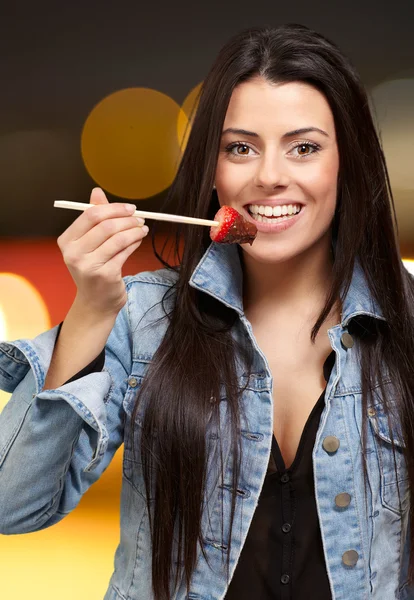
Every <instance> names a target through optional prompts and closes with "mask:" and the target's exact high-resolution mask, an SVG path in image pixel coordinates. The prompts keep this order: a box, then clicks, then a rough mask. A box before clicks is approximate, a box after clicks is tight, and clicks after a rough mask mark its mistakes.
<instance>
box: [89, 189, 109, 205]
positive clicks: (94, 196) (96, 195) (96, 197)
mask: <svg viewBox="0 0 414 600" xmlns="http://www.w3.org/2000/svg"><path fill="white" fill-rule="evenodd" d="M89 202H90V203H91V204H109V202H108V198H107V197H106V195H105V192H104V191H103V189H102V188H100V187H95V188H93V190H92V192H91V195H90V198H89Z"/></svg>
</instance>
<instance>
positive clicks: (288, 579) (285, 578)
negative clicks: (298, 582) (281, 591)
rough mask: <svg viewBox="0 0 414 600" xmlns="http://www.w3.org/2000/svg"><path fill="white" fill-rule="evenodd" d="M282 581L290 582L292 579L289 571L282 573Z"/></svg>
mask: <svg viewBox="0 0 414 600" xmlns="http://www.w3.org/2000/svg"><path fill="white" fill-rule="evenodd" d="M280 581H281V583H285V584H286V583H289V581H290V577H289V575H288V574H287V573H284V574H283V575H282V577H281V578H280Z"/></svg>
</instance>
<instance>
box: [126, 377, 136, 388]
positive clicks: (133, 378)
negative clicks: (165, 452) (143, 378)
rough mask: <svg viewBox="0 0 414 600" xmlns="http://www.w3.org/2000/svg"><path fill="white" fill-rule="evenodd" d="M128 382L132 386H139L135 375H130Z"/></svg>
mask: <svg viewBox="0 0 414 600" xmlns="http://www.w3.org/2000/svg"><path fill="white" fill-rule="evenodd" d="M128 383H129V385H130V386H131V387H137V385H138V381H137V380H136V379H135V377H130V378H129V379H128Z"/></svg>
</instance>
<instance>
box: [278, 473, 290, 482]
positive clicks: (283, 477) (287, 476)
mask: <svg viewBox="0 0 414 600" xmlns="http://www.w3.org/2000/svg"><path fill="white" fill-rule="evenodd" d="M289 479H290V477H289V475H288V474H287V473H283V475H282V477H281V478H280V481H281V482H282V483H287V482H288V481H289Z"/></svg>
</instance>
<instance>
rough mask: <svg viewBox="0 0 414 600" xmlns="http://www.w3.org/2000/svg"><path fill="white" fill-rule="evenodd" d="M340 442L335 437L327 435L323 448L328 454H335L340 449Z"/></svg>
mask: <svg viewBox="0 0 414 600" xmlns="http://www.w3.org/2000/svg"><path fill="white" fill-rule="evenodd" d="M339 445H340V442H339V440H338V438H337V437H335V436H334V435H327V436H326V438H324V440H323V442H322V447H323V449H324V450H326V452H330V453H331V454H334V453H335V452H336V451H337V450H338V448H339Z"/></svg>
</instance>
